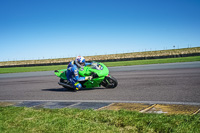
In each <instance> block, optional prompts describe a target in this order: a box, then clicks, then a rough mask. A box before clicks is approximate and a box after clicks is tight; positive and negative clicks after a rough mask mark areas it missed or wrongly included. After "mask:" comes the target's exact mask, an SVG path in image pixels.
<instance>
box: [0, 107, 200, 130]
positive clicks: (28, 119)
mask: <svg viewBox="0 0 200 133" xmlns="http://www.w3.org/2000/svg"><path fill="white" fill-rule="evenodd" d="M199 118H200V115H193V116H190V115H165V114H145V113H139V112H132V111H125V110H120V111H111V110H101V111H95V110H79V109H69V108H64V109H33V108H26V107H0V132H1V133H5V132H9V133H11V132H17V133H23V132H27V133H28V132H30V133H31V132H45V133H50V132H66V133H72V132H79V133H85V132H109V133H110V132H115V133H117V132H125V133H126V132H127V133H128V132H131V133H133V132H134V133H141V132H148V133H157V132H162V133H165V132H166V133H167V132H176V133H178V132H180V133H182V132H188V133H189V132H190V133H197V132H200V128H199V127H200V119H199Z"/></svg>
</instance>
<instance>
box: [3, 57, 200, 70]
mask: <svg viewBox="0 0 200 133" xmlns="http://www.w3.org/2000/svg"><path fill="white" fill-rule="evenodd" d="M191 61H200V56H192V57H180V58H166V59H149V60H132V61H116V62H105V63H104V64H105V65H106V66H108V67H112V66H129V65H145V64H160V63H175V62H191ZM66 68H67V65H57V66H35V67H12V68H0V73H19V72H35V71H53V70H59V69H66Z"/></svg>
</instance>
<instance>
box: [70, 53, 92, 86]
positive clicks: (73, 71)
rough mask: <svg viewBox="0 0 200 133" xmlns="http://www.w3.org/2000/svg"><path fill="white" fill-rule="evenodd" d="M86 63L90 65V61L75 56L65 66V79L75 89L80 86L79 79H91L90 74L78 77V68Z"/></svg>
mask: <svg viewBox="0 0 200 133" xmlns="http://www.w3.org/2000/svg"><path fill="white" fill-rule="evenodd" d="M87 65H92V63H86V62H85V58H84V57H82V56H77V57H76V59H75V60H74V61H71V62H70V63H69V65H68V67H67V79H68V81H69V82H70V83H71V84H72V85H73V87H74V89H76V90H79V89H80V88H81V87H82V85H81V84H80V83H79V81H85V80H91V79H92V76H87V77H79V74H78V72H79V69H80V68H83V67H84V66H87Z"/></svg>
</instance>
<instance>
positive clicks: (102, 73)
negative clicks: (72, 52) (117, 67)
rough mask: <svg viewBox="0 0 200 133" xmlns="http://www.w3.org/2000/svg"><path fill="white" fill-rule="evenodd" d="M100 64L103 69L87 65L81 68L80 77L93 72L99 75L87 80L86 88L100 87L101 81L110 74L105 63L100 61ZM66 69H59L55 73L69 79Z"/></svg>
mask: <svg viewBox="0 0 200 133" xmlns="http://www.w3.org/2000/svg"><path fill="white" fill-rule="evenodd" d="M98 66H99V67H101V69H102V70H97V69H94V68H93V66H85V67H83V68H80V69H79V76H80V77H87V76H91V74H92V72H93V73H96V74H97V75H98V77H97V78H93V79H92V80H87V81H86V82H85V83H84V84H83V85H84V86H85V88H94V87H100V84H101V82H102V81H103V80H104V78H105V77H106V76H107V75H108V74H109V70H108V68H107V67H106V66H105V65H104V64H103V63H98ZM66 71H67V69H62V70H57V72H55V75H56V76H57V77H60V78H62V79H64V80H67V76H66Z"/></svg>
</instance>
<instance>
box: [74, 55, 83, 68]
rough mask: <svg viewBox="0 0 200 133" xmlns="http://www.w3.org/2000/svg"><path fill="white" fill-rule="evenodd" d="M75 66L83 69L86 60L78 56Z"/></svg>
mask: <svg viewBox="0 0 200 133" xmlns="http://www.w3.org/2000/svg"><path fill="white" fill-rule="evenodd" d="M75 64H76V65H77V66H78V67H83V66H85V58H84V57H83V56H77V57H76V59H75Z"/></svg>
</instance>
